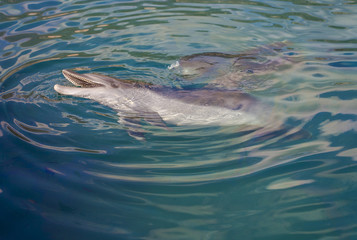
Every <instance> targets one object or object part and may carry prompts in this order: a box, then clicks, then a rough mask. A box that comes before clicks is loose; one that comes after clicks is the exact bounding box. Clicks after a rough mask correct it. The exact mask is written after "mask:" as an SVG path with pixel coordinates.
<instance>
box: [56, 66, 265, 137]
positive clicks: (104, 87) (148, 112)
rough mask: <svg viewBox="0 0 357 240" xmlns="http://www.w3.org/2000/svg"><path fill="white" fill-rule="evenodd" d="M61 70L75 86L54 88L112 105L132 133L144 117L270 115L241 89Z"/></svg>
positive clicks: (220, 120) (196, 119) (208, 121)
mask: <svg viewBox="0 0 357 240" xmlns="http://www.w3.org/2000/svg"><path fill="white" fill-rule="evenodd" d="M62 73H63V75H64V76H65V78H66V79H67V80H69V81H70V82H71V83H72V84H74V85H75V86H76V87H73V86H62V85H58V84H56V85H55V86H54V89H55V90H56V91H57V92H58V93H60V94H64V95H72V96H77V97H83V98H88V99H92V100H95V101H97V102H99V103H101V104H103V105H106V106H109V107H111V108H113V109H114V110H116V111H117V112H118V115H119V122H120V123H122V124H124V125H126V126H129V129H130V130H129V131H130V132H131V135H138V134H136V133H137V132H138V131H137V130H135V127H137V126H138V125H140V121H141V120H143V119H144V120H145V121H146V122H148V123H149V124H151V125H155V126H161V127H164V126H166V124H173V125H184V126H186V125H198V126H208V125H211V126H235V125H255V126H256V125H259V124H262V123H264V121H266V118H265V117H264V116H268V115H269V108H267V106H266V105H265V104H262V103H261V102H260V101H258V100H257V99H256V98H254V97H252V96H251V95H249V94H247V93H243V92H241V91H238V90H222V89H206V88H205V89H192V90H183V89H175V88H170V87H163V86H157V85H151V84H148V83H144V82H138V81H129V80H121V79H116V78H112V77H109V76H105V75H101V74H97V73H86V74H79V73H77V72H74V71H71V70H63V71H62ZM135 132H136V133H135Z"/></svg>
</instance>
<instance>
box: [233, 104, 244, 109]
mask: <svg viewBox="0 0 357 240" xmlns="http://www.w3.org/2000/svg"><path fill="white" fill-rule="evenodd" d="M242 107H243V104H239V105H238V106H237V107H235V108H234V109H233V110H239V109H241V108H242Z"/></svg>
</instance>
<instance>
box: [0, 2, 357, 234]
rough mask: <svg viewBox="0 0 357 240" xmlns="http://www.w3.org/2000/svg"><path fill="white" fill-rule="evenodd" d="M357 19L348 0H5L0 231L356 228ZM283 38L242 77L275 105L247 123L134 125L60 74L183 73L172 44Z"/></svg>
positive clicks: (149, 78) (217, 46)
mask: <svg viewBox="0 0 357 240" xmlns="http://www.w3.org/2000/svg"><path fill="white" fill-rule="evenodd" d="M356 22H357V1H355V0H337V1H328V0H309V1H306V0H281V1H278V0H267V1H261V0H257V1H246V0H240V1H232V0H226V1H225V0H221V1H205V0H191V1H181V0H176V1H173V0H167V1H164V0H162V1H140V0H138V1H88V0H54V1H21V0H16V1H12V0H11V1H10V0H6V1H1V2H0V84H1V85H0V147H1V150H0V239H4V240H17V239H38V240H42V239H43V240H47V239H87V240H90V239H105V240H106V239H165V240H166V239H194V240H195V239H264V240H273V239H274V240H275V239H284V240H285V239H291V240H297V239H304V240H307V239H313V240H316V239H321V240H334V239H336V240H337V239H338V240H341V239H343V240H347V239H348V240H352V239H357V162H356V161H357V133H356V131H357V79H356V76H357V55H356V51H357V25H356ZM279 42H288V43H289V44H288V46H286V47H285V48H284V50H283V51H282V52H281V53H279V54H277V55H275V56H272V57H273V58H276V59H278V61H279V59H284V58H287V57H288V58H290V60H291V61H289V63H288V66H287V67H274V68H269V69H263V70H261V71H258V72H254V71H250V72H247V71H248V70H249V69H250V68H251V66H250V65H248V67H246V68H244V67H243V68H244V71H245V70H247V71H246V72H242V74H243V76H248V75H249V74H250V75H249V77H244V79H243V80H242V82H240V83H239V84H238V85H237V86H236V87H237V89H239V90H241V91H244V92H247V93H249V94H252V95H254V96H256V97H257V98H258V99H260V101H262V102H269V104H270V106H273V107H272V109H271V114H272V116H274V120H273V121H267V122H264V123H262V124H261V125H260V126H256V128H253V129H247V128H246V127H244V126H232V127H219V126H210V127H208V126H201V127H200V126H169V129H168V128H159V127H151V126H149V125H148V124H146V123H143V125H145V126H144V127H145V129H146V131H147V133H146V134H145V140H144V141H139V140H137V139H135V138H132V137H130V136H129V135H128V133H127V131H126V128H125V126H122V125H121V124H120V123H118V116H117V113H116V112H115V111H114V110H113V109H110V108H108V107H106V106H103V105H100V104H99V103H97V102H94V101H92V100H88V99H82V98H76V97H69V96H63V95H60V94H58V93H56V92H55V91H54V89H53V86H54V85H55V84H63V85H65V84H67V85H68V82H67V81H66V80H65V79H64V77H63V76H62V74H61V70H62V69H74V70H78V71H81V70H82V71H86V72H98V73H102V74H106V75H111V76H116V77H118V78H123V79H134V80H140V81H145V82H149V83H153V84H159V85H165V86H175V87H177V86H180V85H185V84H186V85H189V83H187V82H185V80H184V79H182V78H183V77H182V76H180V75H179V74H177V73H175V72H173V71H172V70H170V69H168V67H169V66H170V65H171V64H173V63H175V62H176V61H178V60H179V59H180V58H181V57H184V56H187V55H190V54H194V53H204V52H223V53H233V52H234V53H237V52H245V51H252V50H251V49H258V50H253V52H254V51H255V53H256V54H257V55H259V56H261V57H262V59H263V60H262V61H263V64H262V66H263V65H264V63H266V62H264V61H267V60H266V59H267V58H269V57H267V56H266V55H267V54H266V53H264V51H262V50H259V49H260V48H259V47H261V46H263V48H264V46H268V48H269V46H271V44H274V43H279ZM274 66H275V65H274ZM216 71H217V72H218V73H219V74H221V72H220V69H216ZM217 72H216V74H218V73H217ZM248 73H249V74H248ZM219 74H218V75H219ZM212 76H213V77H212ZM212 76H207V75H205V76H204V77H201V78H199V80H198V81H201V82H202V81H205V78H207V79H208V78H214V77H216V75H214V73H212ZM202 78H204V79H202ZM259 114H263V113H259V112H258V113H257V114H256V117H257V118H258V119H259V118H260V117H262V116H260V115H259Z"/></svg>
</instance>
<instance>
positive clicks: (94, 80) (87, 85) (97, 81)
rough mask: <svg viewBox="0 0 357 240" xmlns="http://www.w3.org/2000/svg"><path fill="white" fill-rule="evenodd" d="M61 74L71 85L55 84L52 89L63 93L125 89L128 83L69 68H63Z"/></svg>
mask: <svg viewBox="0 0 357 240" xmlns="http://www.w3.org/2000/svg"><path fill="white" fill-rule="evenodd" d="M62 74H63V75H64V76H65V78H66V79H67V80H68V81H70V82H71V83H72V84H73V85H74V86H75V87H73V86H62V85H58V84H56V85H55V86H54V89H55V90H56V91H57V92H58V93H61V94H64V95H73V96H82V97H83V96H84V95H87V94H90V93H92V92H96V91H98V90H100V89H102V90H105V89H114V88H119V89H125V88H128V87H130V85H129V84H128V83H127V81H125V80H120V79H116V78H112V77H109V76H105V75H102V74H98V73H85V74H80V73H77V72H74V71H71V70H67V69H64V70H62Z"/></svg>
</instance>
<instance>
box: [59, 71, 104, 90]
mask: <svg viewBox="0 0 357 240" xmlns="http://www.w3.org/2000/svg"><path fill="white" fill-rule="evenodd" d="M62 74H63V75H64V76H65V78H66V79H67V80H68V81H70V82H71V83H73V85H75V86H78V87H85V88H91V87H99V86H102V85H101V84H99V83H95V82H93V81H91V80H90V79H88V78H87V77H86V76H85V74H79V73H76V72H73V71H71V70H66V69H64V70H62Z"/></svg>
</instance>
